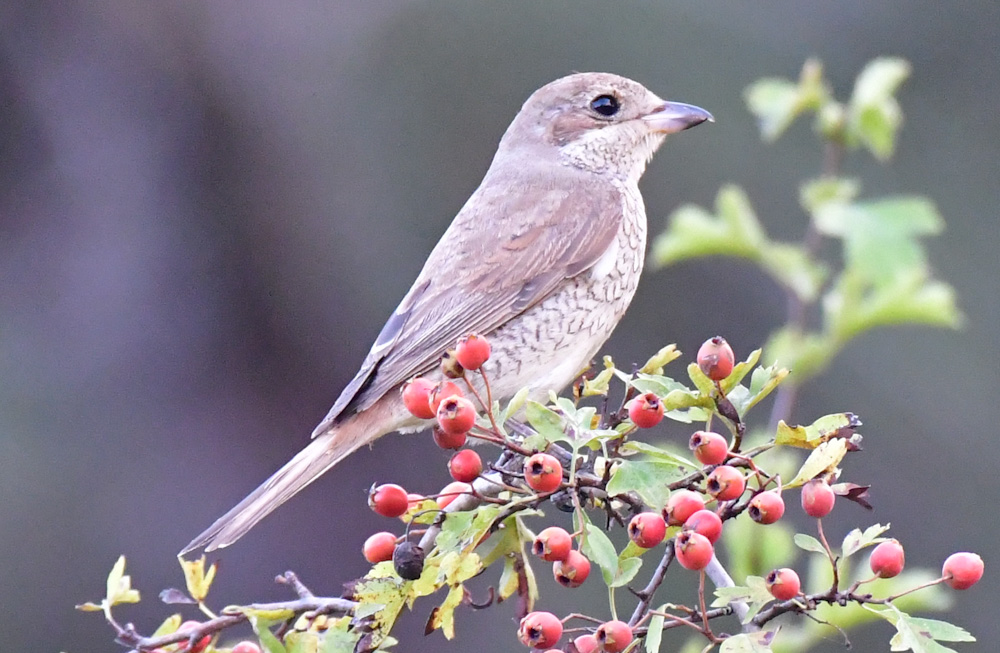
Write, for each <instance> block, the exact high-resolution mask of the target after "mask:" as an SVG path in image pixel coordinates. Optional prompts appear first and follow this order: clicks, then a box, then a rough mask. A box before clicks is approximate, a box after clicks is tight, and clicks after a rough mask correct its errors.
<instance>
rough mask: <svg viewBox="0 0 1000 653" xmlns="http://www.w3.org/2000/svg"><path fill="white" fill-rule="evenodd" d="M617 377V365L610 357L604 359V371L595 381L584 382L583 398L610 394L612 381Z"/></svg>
mask: <svg viewBox="0 0 1000 653" xmlns="http://www.w3.org/2000/svg"><path fill="white" fill-rule="evenodd" d="M614 377H615V363H614V361H613V360H611V357H610V356H605V357H604V369H603V370H601V372H600V374H598V375H597V376H595V377H594V378H593V379H584V380H583V396H584V397H594V396H598V395H600V396H603V395H606V394H608V388H609V387H610V386H611V379H613V378H614Z"/></svg>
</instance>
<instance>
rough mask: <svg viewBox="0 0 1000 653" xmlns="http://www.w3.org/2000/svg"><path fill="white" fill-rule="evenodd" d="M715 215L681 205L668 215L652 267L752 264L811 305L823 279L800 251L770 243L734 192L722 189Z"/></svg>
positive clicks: (742, 195) (738, 190) (739, 193)
mask: <svg viewBox="0 0 1000 653" xmlns="http://www.w3.org/2000/svg"><path fill="white" fill-rule="evenodd" d="M715 211H716V215H713V214H711V213H709V212H708V211H706V210H705V209H703V208H701V207H697V206H692V205H685V206H682V207H680V208H679V209H677V210H676V211H674V213H673V214H671V216H670V218H669V221H668V224H667V228H666V230H664V232H663V233H661V234H660V235H659V236H657V238H656V240H655V241H654V242H653V254H652V257H653V261H654V262H655V263H656V264H657V265H660V266H664V265H671V264H674V263H677V262H679V261H683V260H686V259H690V258H698V257H704V256H735V257H739V258H744V259H747V260H750V261H753V262H755V263H757V264H758V265H759V266H761V267H762V268H763V269H764V270H765V271H766V272H767V273H768V274H769V275H770V276H771V277H772V278H774V279H775V281H777V282H778V283H779V284H781V285H782V286H783V287H785V288H788V289H789V290H792V291H793V292H795V293H796V294H797V295H799V296H800V297H801V298H802V299H803V300H804V301H813V300H814V299H815V298H816V296H817V295H818V293H819V289H820V285H821V284H822V282H823V280H824V279H825V278H826V274H827V273H826V269H825V267H824V266H822V265H820V264H818V263H816V262H814V261H813V260H812V257H810V256H809V255H808V254H807V253H806V251H805V250H804V249H803V248H802V247H801V246H800V245H791V244H786V243H779V242H775V241H771V240H770V239H769V238H768V237H767V234H766V233H765V231H764V228H763V226H762V225H761V223H760V221H759V220H758V218H757V215H756V214H755V213H754V210H753V206H752V204H751V203H750V199H749V198H748V197H747V195H746V193H745V192H744V191H743V189H741V188H740V187H738V186H733V185H727V186H723V187H722V188H721V189H720V190H719V193H718V195H717V196H716V200H715Z"/></svg>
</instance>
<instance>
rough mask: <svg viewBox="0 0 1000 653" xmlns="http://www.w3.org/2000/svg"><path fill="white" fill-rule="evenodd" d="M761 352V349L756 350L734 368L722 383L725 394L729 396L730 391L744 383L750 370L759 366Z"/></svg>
mask: <svg viewBox="0 0 1000 653" xmlns="http://www.w3.org/2000/svg"><path fill="white" fill-rule="evenodd" d="M760 352H761V350H760V349H754V350H753V351H752V352H750V355H749V356H747V359H746V360H745V361H740V362H739V363H736V365H734V366H733V371H732V372H730V373H729V376H727V377H726V378H725V379H723V380H722V382H721V385H722V390H723V392H725V393H727V394H728V393H729V391H730V390H732V389H733V388H735V387H736V386H738V385H739V384H740V381H742V380H743V379H744V378H745V377H746V375H747V374H749V373H750V370H752V369H753V368H754V366H755V365H756V364H757V361H759V360H760Z"/></svg>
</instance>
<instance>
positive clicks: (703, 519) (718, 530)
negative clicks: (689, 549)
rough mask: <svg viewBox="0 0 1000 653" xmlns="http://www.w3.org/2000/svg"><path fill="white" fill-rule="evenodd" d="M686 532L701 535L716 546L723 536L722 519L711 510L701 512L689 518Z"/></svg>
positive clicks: (686, 523)
mask: <svg viewBox="0 0 1000 653" xmlns="http://www.w3.org/2000/svg"><path fill="white" fill-rule="evenodd" d="M684 530H686V531H694V532H695V533H701V534H702V535H704V536H705V537H707V538H708V541H709V542H711V543H712V544H713V545H714V544H715V543H716V541H718V539H719V536H721V535H722V519H721V518H720V517H719V516H718V515H717V514H715V513H714V512H712V511H711V510H699V511H698V512H696V513H694V514H693V515H691V516H690V517H688V518H687V520H686V521H685V522H684Z"/></svg>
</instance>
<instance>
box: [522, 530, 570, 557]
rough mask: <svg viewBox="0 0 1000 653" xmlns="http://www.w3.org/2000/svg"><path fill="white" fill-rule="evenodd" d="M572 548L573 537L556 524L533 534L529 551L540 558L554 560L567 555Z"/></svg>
mask: <svg viewBox="0 0 1000 653" xmlns="http://www.w3.org/2000/svg"><path fill="white" fill-rule="evenodd" d="M572 549H573V538H571V537H570V535H569V533H567V532H566V531H565V530H564V529H562V528H559V527H558V526H549V527H548V528H546V529H545V530H543V531H542V532H541V533H539V534H538V535H536V536H535V540H534V542H532V543H531V552H532V553H534V554H535V555H536V556H538V557H539V558H541V559H542V560H547V561H549V562H556V561H558V560H565V559H566V558H568V557H569V554H570V551H572Z"/></svg>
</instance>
